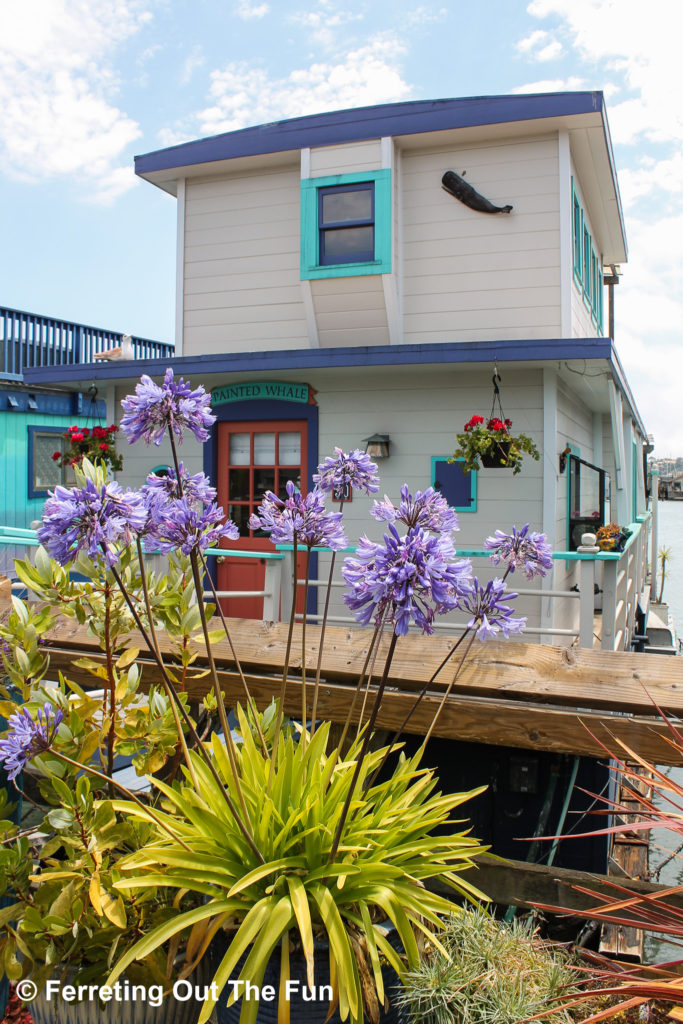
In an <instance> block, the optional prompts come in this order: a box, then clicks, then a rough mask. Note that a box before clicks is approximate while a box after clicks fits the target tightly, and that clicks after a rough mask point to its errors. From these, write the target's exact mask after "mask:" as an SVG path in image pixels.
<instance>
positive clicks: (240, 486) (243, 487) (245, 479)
mask: <svg viewBox="0 0 683 1024" xmlns="http://www.w3.org/2000/svg"><path fill="white" fill-rule="evenodd" d="M228 498H229V499H230V500H231V501H249V470H248V469H231V470H230V473H229V474H228Z"/></svg>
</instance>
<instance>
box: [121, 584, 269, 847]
mask: <svg viewBox="0 0 683 1024" xmlns="http://www.w3.org/2000/svg"><path fill="white" fill-rule="evenodd" d="M111 572H112V575H113V577H114V579H115V580H116V583H117V586H118V587H119V590H120V591H121V593H122V594H123V597H124V600H125V602H126V604H127V605H128V607H129V608H130V611H131V614H132V616H133V619H134V620H135V625H136V626H137V627H138V629H139V630H140V633H141V634H142V637H143V640H144V641H145V643H146V644H147V647H148V649H149V651H150V653H151V655H152V657H153V658H154V660H155V661H156V663H157V665H158V667H159V670H160V672H161V679H162V682H163V684H164V689H165V690H166V693H167V695H168V698H169V700H171V701H173V700H174V701H175V702H176V704H177V707H178V710H179V711H180V714H181V715H182V718H183V721H184V722H185V725H186V727H187V730H188V732H189V733H190V735H191V736H192V739H193V740H194V742H195V744H196V747H197V751H198V752H199V753H200V754H201V756H202V757H203V758H204V760H205V762H206V766H207V768H208V769H209V771H210V772H211V774H212V775H213V777H214V779H215V781H216V782H217V783H218V785H219V787H220V789H221V792H222V793H223V798H224V799H225V802H226V804H227V806H228V809H229V811H230V813H231V814H232V816H233V817H234V819H235V821H236V823H237V826H238V828H239V830H240V831H241V833H242V835H243V836H244V838H245V839H246V841H247V843H248V844H249V847H250V849H251V850H252V852H253V853H254V854H255V856H256V857H258V859H259V860H260V862H261V863H262V864H265V861H264V859H263V856H262V854H261V851H260V850H259V849H258V847H257V846H256V843H255V842H254V838H253V836H252V835H251V833H250V831H249V829H248V828H247V826H246V824H245V822H243V821H242V818H241V816H240V814H239V812H238V810H237V808H236V807H235V805H234V803H233V801H232V797H231V796H230V794H229V793H228V791H227V789H226V788H225V786H224V784H223V781H222V780H221V777H220V775H219V774H218V772H217V771H216V768H215V765H214V763H213V761H212V760H211V757H210V756H209V755H208V753H207V752H206V750H205V748H204V744H203V743H202V741H201V739H200V738H199V736H198V735H197V730H196V729H195V727H194V725H193V724H192V720H191V718H190V716H189V715H188V713H187V711H186V710H185V708H184V707H183V704H182V701H180V700H179V698H178V694H177V693H176V691H175V687H174V686H173V683H172V682H171V680H170V678H169V676H168V673H167V671H166V666H165V665H164V663H163V661H162V659H161V658H160V657H158V656H157V652H156V650H155V648H154V644H153V643H152V640H151V637H150V636H149V633H148V632H147V630H146V629H145V626H144V623H143V622H142V620H141V618H140V616H139V615H138V612H137V609H136V607H135V605H134V604H133V601H132V600H131V598H130V595H129V594H128V591H127V590H126V588H125V586H124V583H123V580H122V579H121V577H120V576H119V574H118V572H117V571H116V568H115V566H111Z"/></svg>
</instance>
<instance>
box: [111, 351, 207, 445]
mask: <svg viewBox="0 0 683 1024" xmlns="http://www.w3.org/2000/svg"><path fill="white" fill-rule="evenodd" d="M121 405H122V406H123V411H124V413H125V416H124V417H123V419H122V420H121V430H122V432H123V433H124V434H125V435H126V437H127V438H128V441H129V442H130V444H133V442H135V441H139V440H140V439H141V438H142V440H143V441H145V442H146V443H147V444H152V443H154V444H156V445H160V444H161V442H162V440H163V438H164V436H165V434H166V431H167V430H171V431H173V433H174V434H175V436H176V437H177V438H178V441H179V442H182V439H183V434H184V432H185V430H186V429H187V430H191V431H192V433H193V434H194V436H195V437H196V438H197V440H198V441H208V439H209V427H210V426H211V425H212V424H213V423H215V421H216V417H215V416H214V415H213V413H212V412H211V396H210V395H207V393H206V392H205V391H204V388H203V387H201V386H200V387H198V388H195V389H194V391H193V390H192V389H191V388H190V385H189V384H187V383H186V382H185V381H184V380H183V378H182V377H180V378H179V379H178V380H177V381H176V380H174V379H173V370H172V369H171V368H170V367H169V368H168V370H166V375H165V377H164V382H163V384H162V385H159V384H155V383H154V381H153V380H152V378H151V377H148V376H147V374H146V373H143V375H142V377H141V378H140V383H139V384H137V385H136V387H135V394H134V395H128V396H127V397H126V398H124V399H123V401H122V402H121Z"/></svg>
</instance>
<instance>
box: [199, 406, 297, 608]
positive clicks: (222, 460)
mask: <svg viewBox="0 0 683 1024" xmlns="http://www.w3.org/2000/svg"><path fill="white" fill-rule="evenodd" d="M307 428H308V424H307V422H306V420H258V421H252V422H246V423H230V422H227V423H219V424H218V473H217V479H218V503H219V505H222V506H223V508H224V509H225V511H226V512H227V514H228V517H229V518H230V519H232V521H233V522H234V523H235V525H236V526H237V528H238V529H239V531H240V539H239V540H238V541H233V542H223V543H222V547H230V548H234V549H236V550H238V549H239V550H242V551H269V552H273V551H275V548H274V547H273V545H272V544H271V542H270V540H269V539H268V535H267V534H265V533H263V532H262V531H258V532H254V531H253V530H250V529H249V516H250V515H251V514H252V513H253V512H255V511H256V509H257V507H258V505H259V504H260V502H261V499H262V497H263V495H264V493H265V492H266V491H273V492H274V493H275V494H277V495H279V497H281V498H283V497H284V496H285V485H286V483H287V481H288V480H293V481H294V483H295V485H296V487H297V488H302V489H304V490H305V488H306V480H307V479H308V477H307V472H308V466H307V463H306V452H307V450H308V448H307V446H308V429H307ZM265 564H266V563H265V559H260V558H226V559H225V560H224V561H223V560H222V561H221V562H220V563H219V565H218V590H262V589H263V585H264V578H265ZM221 605H222V607H223V611H224V612H225V614H226V615H229V616H233V617H235V618H246V619H260V618H262V617H263V598H262V597H236V598H227V599H225V600H224V601H222V602H221Z"/></svg>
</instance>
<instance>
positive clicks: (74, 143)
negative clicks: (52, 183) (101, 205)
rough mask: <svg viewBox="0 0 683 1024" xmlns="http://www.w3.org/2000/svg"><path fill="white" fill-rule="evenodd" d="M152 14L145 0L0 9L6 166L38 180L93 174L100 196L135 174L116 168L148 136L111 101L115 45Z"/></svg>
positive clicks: (0, 146)
mask: <svg viewBox="0 0 683 1024" xmlns="http://www.w3.org/2000/svg"><path fill="white" fill-rule="evenodd" d="M150 18H151V13H150V12H149V11H148V10H147V9H146V7H145V4H144V2H143V0H99V2H98V3H97V4H92V3H91V2H90V0H22V3H20V4H18V3H17V4H5V5H3V6H1V7H0V109H2V118H0V166H2V168H3V169H4V170H5V171H6V172H7V173H8V174H10V175H12V176H14V177H17V178H20V179H23V180H28V181H39V180H41V179H44V178H50V177H53V176H57V175H71V176H73V177H74V178H75V179H80V180H86V181H88V183H89V184H90V185H91V186H92V192H93V195H94V196H95V197H97V199H98V201H101V202H106V201H111V200H112V199H113V198H115V197H116V195H118V194H120V193H121V191H123V190H124V189H125V187H129V185H126V182H127V181H128V182H130V175H126V174H125V173H124V172H125V169H126V168H125V167H116V162H117V160H119V159H120V158H121V155H122V153H123V151H124V149H125V148H126V147H127V146H128V145H129V144H130V143H131V142H132V141H133V140H134V139H136V138H138V137H139V136H140V134H141V132H140V128H139V126H138V124H137V122H136V121H134V120H133V119H132V118H130V117H128V116H127V115H126V114H125V113H124V112H123V111H121V110H119V109H118V108H117V107H116V106H115V105H114V104H113V103H112V98H113V96H114V95H115V93H116V91H117V88H118V82H117V80H116V77H115V75H114V73H113V71H112V70H111V66H110V64H109V58H110V55H111V53H112V51H113V50H114V49H115V48H116V47H117V46H118V45H120V44H121V43H123V42H124V41H125V40H127V39H129V38H130V37H131V36H132V35H134V34H135V33H136V32H138V31H139V30H140V28H141V27H142V26H143V25H145V24H146V23H147V22H148V21H149V19H150Z"/></svg>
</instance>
